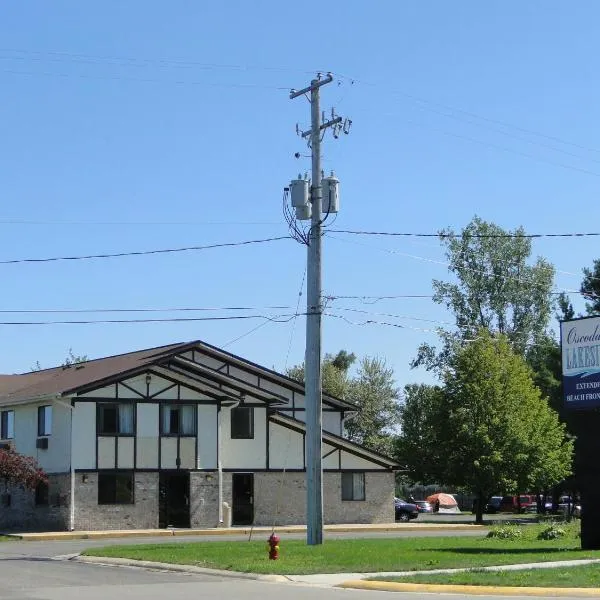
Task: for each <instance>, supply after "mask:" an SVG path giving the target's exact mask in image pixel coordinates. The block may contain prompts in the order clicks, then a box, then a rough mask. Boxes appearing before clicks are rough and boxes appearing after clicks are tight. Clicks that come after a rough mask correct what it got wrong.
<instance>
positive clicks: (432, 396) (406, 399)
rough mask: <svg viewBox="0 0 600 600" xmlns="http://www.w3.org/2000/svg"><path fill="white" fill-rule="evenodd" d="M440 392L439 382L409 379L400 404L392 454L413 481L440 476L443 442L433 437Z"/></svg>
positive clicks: (439, 415) (438, 423) (440, 416)
mask: <svg viewBox="0 0 600 600" xmlns="http://www.w3.org/2000/svg"><path fill="white" fill-rule="evenodd" d="M443 404H444V394H443V390H442V388H441V387H439V386H434V385H426V384H416V383H411V384H409V385H407V386H405V388H404V394H403V397H402V400H401V404H400V415H399V416H400V428H401V433H400V435H399V436H398V437H397V438H396V443H395V445H396V448H395V453H394V456H395V457H396V459H397V461H398V464H400V465H402V466H403V467H404V469H406V471H405V475H406V476H407V477H408V479H409V480H410V481H412V482H415V483H427V482H431V481H441V480H442V479H443V469H444V467H443V465H444V457H443V452H444V450H443V446H442V445H441V444H440V443H439V440H438V438H437V437H436V436H437V434H438V432H439V431H441V430H442V429H443V422H442V420H441V419H443V415H444V413H443Z"/></svg>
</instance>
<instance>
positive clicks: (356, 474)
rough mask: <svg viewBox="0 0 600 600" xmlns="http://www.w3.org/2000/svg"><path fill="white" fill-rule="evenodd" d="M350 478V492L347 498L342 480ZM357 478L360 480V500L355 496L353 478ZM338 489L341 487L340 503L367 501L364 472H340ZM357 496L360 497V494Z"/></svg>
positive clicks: (345, 486) (345, 487) (346, 487)
mask: <svg viewBox="0 0 600 600" xmlns="http://www.w3.org/2000/svg"><path fill="white" fill-rule="evenodd" d="M348 477H351V481H350V483H351V485H350V489H351V490H352V492H351V494H350V497H348V494H346V493H345V492H346V491H347V489H348V486H347V485H344V478H346V479H347V478H348ZM356 477H359V478H360V479H362V485H361V488H362V498H361V497H357V494H356V481H355V478H356ZM340 487H341V492H342V502H365V501H366V499H367V478H366V476H365V472H364V471H344V472H342V476H341V479H340ZM358 496H360V494H358Z"/></svg>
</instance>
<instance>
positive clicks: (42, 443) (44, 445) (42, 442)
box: [35, 437, 48, 450]
mask: <svg viewBox="0 0 600 600" xmlns="http://www.w3.org/2000/svg"><path fill="white" fill-rule="evenodd" d="M35 447H36V448H39V449H40V450H48V438H46V437H43V438H38V439H37V440H36V442H35Z"/></svg>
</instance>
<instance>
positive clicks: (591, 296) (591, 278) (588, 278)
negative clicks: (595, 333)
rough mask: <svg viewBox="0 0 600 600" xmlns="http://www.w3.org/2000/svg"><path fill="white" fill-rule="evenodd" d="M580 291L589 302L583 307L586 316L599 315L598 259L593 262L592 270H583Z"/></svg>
mask: <svg viewBox="0 0 600 600" xmlns="http://www.w3.org/2000/svg"><path fill="white" fill-rule="evenodd" d="M580 290H581V294H582V296H583V297H584V298H585V299H586V300H589V302H587V303H586V305H585V308H586V311H587V313H588V315H597V314H600V259H596V260H594V266H593V268H592V269H588V268H587V267H586V268H584V269H583V281H582V282H581V288H580Z"/></svg>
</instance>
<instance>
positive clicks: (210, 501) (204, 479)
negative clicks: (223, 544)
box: [190, 471, 231, 529]
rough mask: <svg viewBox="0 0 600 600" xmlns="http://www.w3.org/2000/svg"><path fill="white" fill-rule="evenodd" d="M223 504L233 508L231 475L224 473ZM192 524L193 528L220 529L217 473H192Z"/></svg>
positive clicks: (221, 524)
mask: <svg viewBox="0 0 600 600" xmlns="http://www.w3.org/2000/svg"><path fill="white" fill-rule="evenodd" d="M223 502H227V503H228V504H229V506H231V473H223ZM190 523H191V527H192V528H197V529H198V528H205V527H220V526H223V525H224V523H219V476H218V473H217V472H216V471H211V472H208V473H207V472H198V471H192V472H190Z"/></svg>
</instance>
